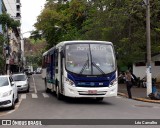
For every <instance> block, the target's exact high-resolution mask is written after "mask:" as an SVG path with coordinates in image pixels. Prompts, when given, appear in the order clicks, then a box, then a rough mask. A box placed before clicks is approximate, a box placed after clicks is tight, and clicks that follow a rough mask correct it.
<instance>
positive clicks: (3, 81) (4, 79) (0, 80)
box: [0, 77, 9, 87]
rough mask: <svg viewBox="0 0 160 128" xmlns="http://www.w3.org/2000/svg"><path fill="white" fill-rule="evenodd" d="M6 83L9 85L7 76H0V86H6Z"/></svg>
mask: <svg viewBox="0 0 160 128" xmlns="http://www.w3.org/2000/svg"><path fill="white" fill-rule="evenodd" d="M8 85H9V82H8V78H7V77H0V87H2V86H8Z"/></svg>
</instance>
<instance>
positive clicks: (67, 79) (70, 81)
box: [65, 77, 75, 87]
mask: <svg viewBox="0 0 160 128" xmlns="http://www.w3.org/2000/svg"><path fill="white" fill-rule="evenodd" d="M65 82H66V83H67V84H68V85H71V86H73V87H75V84H74V82H73V81H72V80H70V79H69V78H66V77H65Z"/></svg>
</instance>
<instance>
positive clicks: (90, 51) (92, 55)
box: [65, 43, 116, 75]
mask: <svg viewBox="0 0 160 128" xmlns="http://www.w3.org/2000/svg"><path fill="white" fill-rule="evenodd" d="M65 51H66V53H65V55H66V56H65V58H66V59H65V60H66V69H67V70H68V71H70V72H73V73H76V74H82V75H104V74H108V73H111V72H113V71H114V70H115V69H116V66H115V55H114V52H113V47H112V45H109V44H92V43H90V44H68V45H66V48H65Z"/></svg>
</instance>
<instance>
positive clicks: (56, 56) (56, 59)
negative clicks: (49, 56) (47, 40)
mask: <svg viewBox="0 0 160 128" xmlns="http://www.w3.org/2000/svg"><path fill="white" fill-rule="evenodd" d="M57 68H58V50H56V51H55V71H56V73H58V69H57Z"/></svg>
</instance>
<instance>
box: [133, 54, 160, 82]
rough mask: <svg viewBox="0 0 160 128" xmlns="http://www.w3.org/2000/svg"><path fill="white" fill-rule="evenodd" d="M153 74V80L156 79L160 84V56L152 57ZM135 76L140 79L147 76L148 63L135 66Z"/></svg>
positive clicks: (142, 62) (141, 62)
mask: <svg viewBox="0 0 160 128" xmlns="http://www.w3.org/2000/svg"><path fill="white" fill-rule="evenodd" d="M151 73H152V78H156V80H157V82H160V54H156V55H153V56H152V59H151ZM133 74H134V75H136V76H137V77H140V79H142V78H144V77H145V76H146V63H145V61H139V62H136V63H134V64H133Z"/></svg>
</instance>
